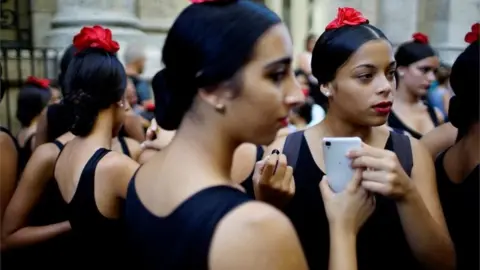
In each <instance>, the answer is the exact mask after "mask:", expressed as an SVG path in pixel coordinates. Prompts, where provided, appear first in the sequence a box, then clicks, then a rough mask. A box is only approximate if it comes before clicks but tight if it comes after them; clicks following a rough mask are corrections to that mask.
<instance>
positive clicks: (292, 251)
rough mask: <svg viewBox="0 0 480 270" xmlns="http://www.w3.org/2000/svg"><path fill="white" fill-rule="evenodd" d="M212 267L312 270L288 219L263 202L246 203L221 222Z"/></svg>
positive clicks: (211, 249) (215, 235) (215, 237)
mask: <svg viewBox="0 0 480 270" xmlns="http://www.w3.org/2000/svg"><path fill="white" fill-rule="evenodd" d="M232 235H235V236H236V237H232ZM209 265H210V269H212V270H217V269H219V270H220V269H221V270H223V269H229V270H245V269H249V270H265V269H275V270H306V269H308V267H307V262H306V260H305V256H304V255H303V252H302V248H301V246H300V241H299V240H298V237H297V235H296V233H295V229H294V228H293V225H292V224H291V223H290V221H289V220H288V218H287V217H286V216H285V215H283V214H282V213H280V211H278V210H276V209H274V208H273V207H271V206H269V205H267V204H263V203H260V202H249V203H245V204H243V205H241V206H239V207H237V208H235V209H234V210H232V211H231V212H230V213H228V214H227V215H226V216H225V217H224V218H223V219H222V220H221V221H220V223H219V224H218V226H217V229H216V230H215V234H214V236H213V239H212V244H211V247H210V252H209ZM342 270H350V269H342Z"/></svg>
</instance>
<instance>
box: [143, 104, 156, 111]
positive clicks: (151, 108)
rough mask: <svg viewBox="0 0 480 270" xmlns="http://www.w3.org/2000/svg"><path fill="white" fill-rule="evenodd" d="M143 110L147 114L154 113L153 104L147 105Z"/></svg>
mask: <svg viewBox="0 0 480 270" xmlns="http://www.w3.org/2000/svg"><path fill="white" fill-rule="evenodd" d="M145 110H147V111H148V112H153V111H155V104H153V103H148V104H146V105H145Z"/></svg>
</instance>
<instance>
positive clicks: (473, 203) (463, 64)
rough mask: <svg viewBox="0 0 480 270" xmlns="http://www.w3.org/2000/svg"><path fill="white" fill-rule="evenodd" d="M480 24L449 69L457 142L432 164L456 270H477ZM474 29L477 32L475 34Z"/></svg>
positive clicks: (451, 113)
mask: <svg viewBox="0 0 480 270" xmlns="http://www.w3.org/2000/svg"><path fill="white" fill-rule="evenodd" d="M478 27H479V24H476V25H474V26H473V27H472V32H470V33H469V34H467V36H466V37H465V40H466V41H467V42H470V43H471V44H470V45H469V46H468V47H467V48H466V49H465V51H464V52H462V53H461V54H460V56H458V58H457V59H456V60H455V63H454V64H453V67H452V73H451V77H450V85H451V86H452V90H453V92H454V93H455V96H454V97H452V99H451V100H450V110H449V112H448V117H449V119H450V121H451V123H452V125H453V126H454V127H456V128H457V129H458V136H457V142H456V143H455V144H454V145H453V146H452V147H450V148H448V149H447V150H446V151H444V152H443V153H441V154H440V155H439V156H438V158H437V159H436V162H435V167H436V171H437V182H438V192H439V195H440V201H441V203H442V206H443V211H444V213H445V218H446V221H447V225H448V229H449V231H450V235H451V236H452V240H453V243H454V244H455V250H456V253H457V269H459V270H464V269H479V261H478V255H479V253H480V250H479V238H480V235H479V230H478V228H479V227H480V224H479V219H480V216H479V213H480V208H479V205H478V199H479V188H480V186H479V164H480V155H479V152H478V149H479V147H480V145H479V140H478V138H479V136H480V123H479V118H478V113H479V100H480V96H479V91H480V85H479V74H480V70H479V66H480V63H479V59H480V55H479V51H480V48H479V41H478V38H479V35H480V32H479V30H478ZM475 29H476V31H475Z"/></svg>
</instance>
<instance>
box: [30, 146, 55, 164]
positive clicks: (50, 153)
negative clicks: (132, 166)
mask: <svg viewBox="0 0 480 270" xmlns="http://www.w3.org/2000/svg"><path fill="white" fill-rule="evenodd" d="M59 153H60V149H58V147H57V146H56V145H55V144H53V143H44V144H42V145H40V146H38V147H37V148H36V149H35V151H33V153H32V157H31V158H30V159H31V160H35V159H37V158H38V159H42V160H44V161H46V160H48V161H53V162H55V161H56V160H57V157H58V154H59Z"/></svg>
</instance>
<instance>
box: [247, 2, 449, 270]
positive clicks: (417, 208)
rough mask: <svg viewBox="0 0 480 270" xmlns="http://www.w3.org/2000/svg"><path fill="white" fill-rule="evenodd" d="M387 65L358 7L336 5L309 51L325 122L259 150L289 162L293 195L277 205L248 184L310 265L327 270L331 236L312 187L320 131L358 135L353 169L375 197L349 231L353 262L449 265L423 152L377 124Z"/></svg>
mask: <svg viewBox="0 0 480 270" xmlns="http://www.w3.org/2000/svg"><path fill="white" fill-rule="evenodd" d="M395 71H396V62H395V58H394V53H393V48H392V45H391V44H390V42H389V41H388V39H387V38H386V37H385V35H384V34H383V33H382V31H381V30H379V29H378V28H376V27H375V26H373V25H371V24H369V23H368V20H367V19H366V18H364V17H363V16H362V14H361V13H360V12H359V11H357V10H355V9H352V8H348V7H347V8H340V9H339V11H338V15H337V18H336V19H334V20H333V21H332V22H331V23H330V24H329V25H328V26H327V27H326V30H325V32H324V33H323V34H322V35H321V36H320V38H319V40H318V41H317V44H316V45H315V49H314V50H313V58H312V72H313V75H314V76H315V77H316V78H317V79H318V82H319V84H320V86H321V87H320V90H321V91H322V92H323V94H325V96H327V97H328V99H329V110H328V112H327V114H326V117H325V119H324V120H323V121H322V122H321V123H320V124H318V125H316V126H313V127H311V128H307V129H306V130H304V131H299V132H296V133H293V134H290V135H289V136H288V137H287V138H283V139H279V140H277V141H276V142H275V143H273V144H272V145H271V146H270V147H269V149H268V150H267V151H266V153H270V152H271V151H272V150H274V149H276V150H278V151H283V152H284V153H285V155H286V156H287V160H288V162H289V165H290V166H292V167H293V168H294V173H293V176H294V179H295V194H294V196H293V198H292V199H291V200H290V201H289V202H288V201H287V202H285V201H286V199H285V198H284V197H279V198H280V199H282V200H281V201H280V202H281V203H278V202H277V201H276V200H275V197H273V196H270V197H267V196H266V195H265V194H264V192H263V188H264V186H263V187H262V186H261V185H254V190H255V197H256V198H257V199H263V200H267V199H268V200H267V201H269V202H270V203H272V204H275V205H284V206H283V209H284V211H285V213H286V214H287V215H288V217H289V218H290V219H291V221H292V222H293V225H294V226H295V228H296V231H297V233H298V235H299V238H300V242H301V244H302V247H303V250H304V252H305V255H306V258H307V261H308V264H309V267H310V269H328V263H327V261H328V256H329V254H330V253H329V244H328V243H329V242H328V239H330V240H332V238H331V237H330V236H329V228H328V226H329V222H328V211H327V212H325V211H324V210H323V206H322V205H323V203H324V202H325V199H326V198H325V197H324V196H323V194H321V193H320V192H319V191H318V189H317V186H318V183H319V182H320V180H321V179H322V178H323V177H324V176H325V174H326V173H327V172H326V171H325V167H324V153H323V151H322V139H323V138H325V137H360V138H361V139H362V141H363V142H364V146H363V148H362V149H361V150H353V151H352V152H351V153H349V157H350V158H351V159H352V167H353V168H357V169H358V168H364V169H365V168H367V170H365V171H363V173H362V180H361V186H362V187H363V188H364V189H366V190H367V191H368V192H369V193H370V194H373V195H375V198H376V209H375V211H374V213H373V214H372V216H371V217H370V218H369V219H368V220H367V222H366V223H365V226H364V227H363V228H362V229H361V230H360V232H359V234H358V244H357V250H358V254H357V255H358V267H359V269H369V270H371V269H382V270H383V269H392V270H394V269H398V270H405V269H411V270H412V269H425V268H426V269H435V270H438V269H452V268H453V266H454V261H455V256H454V251H453V246H452V243H451V240H450V237H449V235H448V230H447V228H446V225H445V219H444V216H443V213H442V209H441V206H440V203H439V199H438V193H437V189H436V182H435V173H434V169H433V162H432V159H431V158H430V156H429V154H428V152H427V151H426V150H425V148H424V147H423V146H422V145H421V144H419V143H418V142H417V141H415V140H410V139H409V138H408V137H407V136H405V135H402V134H397V133H395V132H390V131H389V130H388V129H387V128H386V127H385V126H384V124H385V123H386V121H387V118H388V115H389V113H390V110H391V107H392V101H393V93H392V91H394V89H395ZM346 154H347V153H346ZM257 174H260V175H262V173H261V172H259V173H257ZM253 178H254V179H255V174H254V177H253ZM256 182H257V181H254V183H256ZM271 186H273V187H275V185H271ZM276 188H277V190H285V189H284V188H282V187H279V186H277V187H276ZM278 193H280V194H282V195H283V194H285V193H281V192H278ZM268 194H271V193H267V195H268ZM289 194H290V193H287V194H286V195H289Z"/></svg>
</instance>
